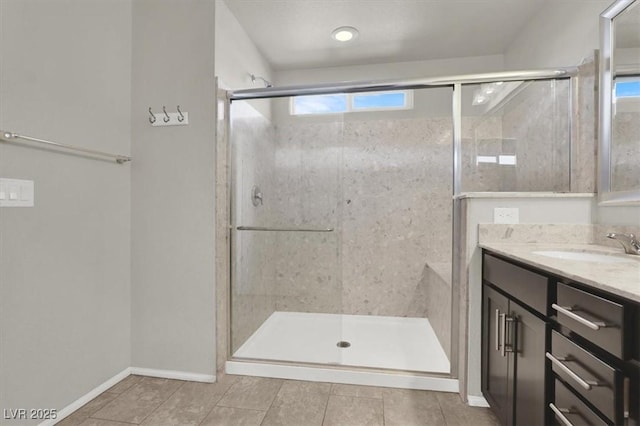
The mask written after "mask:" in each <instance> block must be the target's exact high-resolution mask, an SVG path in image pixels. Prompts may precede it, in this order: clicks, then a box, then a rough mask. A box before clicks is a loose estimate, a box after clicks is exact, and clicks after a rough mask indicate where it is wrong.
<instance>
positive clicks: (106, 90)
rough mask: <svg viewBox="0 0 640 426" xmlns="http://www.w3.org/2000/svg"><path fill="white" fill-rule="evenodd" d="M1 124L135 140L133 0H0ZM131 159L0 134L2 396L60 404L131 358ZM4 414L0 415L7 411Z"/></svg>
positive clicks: (13, 404) (11, 401)
mask: <svg viewBox="0 0 640 426" xmlns="http://www.w3.org/2000/svg"><path fill="white" fill-rule="evenodd" d="M0 61H2V62H1V65H0V128H2V129H6V130H11V131H15V132H19V133H23V134H25V135H31V136H34V137H41V138H48V139H52V140H54V141H59V142H63V143H68V144H74V145H79V146H84V147H88V148H93V149H97V150H103V151H109V152H114V153H118V154H129V152H130V148H131V128H130V110H131V108H130V107H131V90H130V89H131V3H130V1H129V0H109V1H86V0H56V1H49V0H0ZM130 167H131V166H130V165H129V164H127V165H118V164H116V163H111V162H107V161H102V160H99V159H93V158H87V157H80V156H77V155H72V154H70V153H64V152H63V151H61V150H43V149H38V148H34V147H27V146H24V145H18V144H6V143H0V176H1V177H10V178H20V179H30V180H34V181H35V195H36V199H35V207H33V208H2V209H0V340H1V344H0V407H1V408H6V407H8V408H57V409H60V408H62V407H64V406H66V405H68V404H69V403H71V402H73V401H74V400H76V399H77V398H79V397H80V396H82V395H84V394H86V393H87V392H89V391H90V390H92V389H93V388H95V387H96V386H97V385H99V384H100V383H102V382H104V381H105V380H107V379H109V378H111V377H112V376H114V375H115V374H117V373H119V372H121V371H122V370H124V369H125V368H127V367H128V366H129V365H130V353H131V350H130V349H131V346H130V326H129V324H130V302H131V299H130V251H129V250H130V249H129V248H130ZM0 422H1V421H0Z"/></svg>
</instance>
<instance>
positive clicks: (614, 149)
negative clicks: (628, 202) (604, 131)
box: [611, 99, 640, 191]
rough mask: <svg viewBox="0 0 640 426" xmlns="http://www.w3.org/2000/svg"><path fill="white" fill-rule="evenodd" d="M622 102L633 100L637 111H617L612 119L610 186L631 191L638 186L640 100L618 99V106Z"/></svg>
mask: <svg viewBox="0 0 640 426" xmlns="http://www.w3.org/2000/svg"><path fill="white" fill-rule="evenodd" d="M623 102H626V103H627V104H631V103H632V102H635V104H636V105H634V107H635V108H637V109H638V111H624V112H622V111H618V112H616V116H615V119H614V120H613V126H612V132H613V137H612V140H613V143H612V144H611V164H614V167H613V168H612V174H611V187H612V189H613V190H614V191H631V190H634V189H637V188H640V168H639V167H638V164H640V140H639V138H638V135H640V102H638V101H636V100H631V99H623V100H621V101H618V103H619V104H621V105H619V106H618V108H619V109H621V107H623V106H625V107H627V106H631V105H624V104H623Z"/></svg>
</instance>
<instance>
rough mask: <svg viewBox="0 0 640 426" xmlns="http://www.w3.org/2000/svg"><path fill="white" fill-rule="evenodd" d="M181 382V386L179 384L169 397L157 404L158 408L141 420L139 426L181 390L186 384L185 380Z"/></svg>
mask: <svg viewBox="0 0 640 426" xmlns="http://www.w3.org/2000/svg"><path fill="white" fill-rule="evenodd" d="M167 380H172V379H167ZM181 382H182V384H181V385H180V386H178V387H177V388H176V390H174V391H173V392H171V395H169V396H168V397H167V398H166V399H165V400H164V401H162V402H161V403H160V404H158V406H157V407H156V408H154V409H153V410H152V411H151V412H150V413H149V414H147V416H146V417H145V418H144V419H142V420H141V421H140V423H138V424H140V425H141V424H142V423H144V421H145V420H147V419H148V418H149V417H151V416H153V414H154V413H155V412H156V411H158V408H160V407H162V406H163V405H164V404H165V402H167V401H168V400H170V399H171V397H172V396H173V395H174V394H175V393H176V392H178V390H180V389H181V388H182V387H183V386H184V385H185V384H186V383H187V381H186V380H181Z"/></svg>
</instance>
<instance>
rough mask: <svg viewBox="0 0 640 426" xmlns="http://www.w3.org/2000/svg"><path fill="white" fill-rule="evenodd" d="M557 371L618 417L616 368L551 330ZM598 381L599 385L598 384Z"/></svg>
mask: <svg viewBox="0 0 640 426" xmlns="http://www.w3.org/2000/svg"><path fill="white" fill-rule="evenodd" d="M547 358H548V359H549V360H550V361H551V367H552V370H553V372H554V373H555V374H556V375H558V376H559V377H561V378H562V379H563V380H564V381H565V382H567V383H568V384H569V385H571V386H572V387H573V388H574V389H575V390H576V392H577V393H579V394H580V395H582V396H583V397H584V398H585V399H587V400H588V401H589V402H590V403H591V404H593V406H594V407H596V408H597V409H598V410H600V411H601V412H602V413H603V414H604V415H606V416H607V417H609V418H610V419H611V420H615V419H616V416H615V414H616V398H615V397H616V374H617V372H616V370H615V369H613V368H612V367H610V366H609V365H608V364H606V363H604V362H603V361H601V360H600V359H598V358H597V357H595V356H594V355H592V354H590V353H589V352H587V351H586V350H584V349H582V348H581V347H580V346H578V345H576V344H575V343H573V342H572V341H571V340H569V339H567V338H566V337H564V336H563V335H561V334H560V333H558V332H556V331H553V332H552V333H551V354H549V353H547ZM596 384H597V385H596Z"/></svg>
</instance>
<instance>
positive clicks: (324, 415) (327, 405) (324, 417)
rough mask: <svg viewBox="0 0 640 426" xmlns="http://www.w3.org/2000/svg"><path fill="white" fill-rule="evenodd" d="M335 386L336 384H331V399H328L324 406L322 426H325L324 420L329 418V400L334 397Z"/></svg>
mask: <svg viewBox="0 0 640 426" xmlns="http://www.w3.org/2000/svg"><path fill="white" fill-rule="evenodd" d="M334 386H335V383H331V387H330V388H329V397H328V398H327V403H326V404H324V412H323V413H322V423H320V426H322V425H324V420H325V419H326V418H327V408H328V407H329V400H330V399H331V397H332V396H333V387H334Z"/></svg>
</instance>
